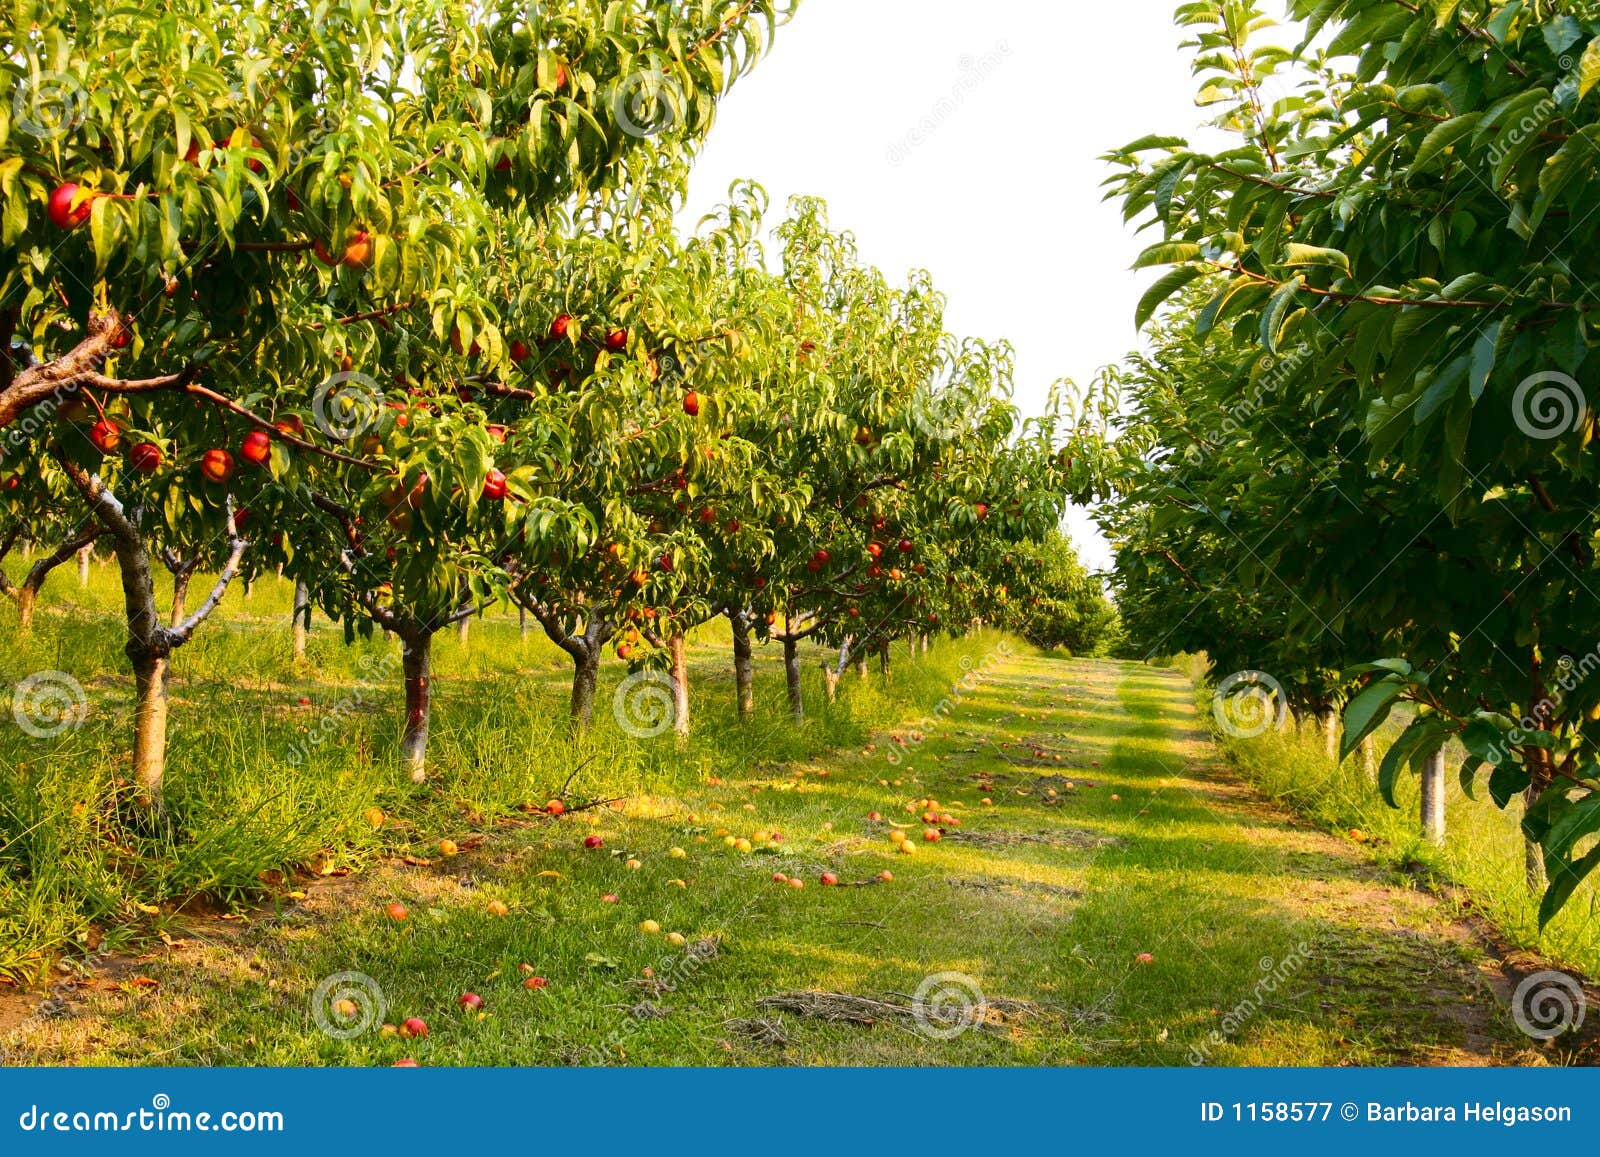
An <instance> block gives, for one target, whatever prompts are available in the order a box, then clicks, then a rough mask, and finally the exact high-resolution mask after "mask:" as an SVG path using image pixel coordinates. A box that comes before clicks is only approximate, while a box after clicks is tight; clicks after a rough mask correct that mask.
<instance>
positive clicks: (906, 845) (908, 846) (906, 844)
mask: <svg viewBox="0 0 1600 1157" xmlns="http://www.w3.org/2000/svg"><path fill="white" fill-rule="evenodd" d="M900 850H901V852H903V853H905V854H906V855H908V856H912V855H915V854H916V851H917V845H916V844H914V843H912V842H911V841H910V840H901V841H900Z"/></svg>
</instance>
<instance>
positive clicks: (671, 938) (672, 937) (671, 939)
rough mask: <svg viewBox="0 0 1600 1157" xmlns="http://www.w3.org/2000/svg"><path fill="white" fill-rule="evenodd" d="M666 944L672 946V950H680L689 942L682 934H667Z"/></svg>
mask: <svg viewBox="0 0 1600 1157" xmlns="http://www.w3.org/2000/svg"><path fill="white" fill-rule="evenodd" d="M667 943H668V944H670V945H672V946H673V947H674V948H682V947H683V946H684V945H685V944H687V943H689V941H688V939H687V938H686V937H685V936H684V934H683V933H682V932H668V933H667Z"/></svg>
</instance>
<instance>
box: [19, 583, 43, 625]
mask: <svg viewBox="0 0 1600 1157" xmlns="http://www.w3.org/2000/svg"><path fill="white" fill-rule="evenodd" d="M37 598H38V592H37V591H35V590H34V589H33V588H32V587H31V586H29V585H28V584H26V583H24V584H23V585H22V586H20V587H18V588H17V591H16V600H17V632H18V633H19V634H23V635H26V634H28V632H30V631H31V630H33V607H34V603H35V601H36V600H37Z"/></svg>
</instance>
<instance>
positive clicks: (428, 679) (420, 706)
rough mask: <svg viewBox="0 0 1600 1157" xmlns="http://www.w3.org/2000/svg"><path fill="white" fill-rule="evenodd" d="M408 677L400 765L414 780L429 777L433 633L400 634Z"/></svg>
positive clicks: (425, 779) (406, 676) (402, 657)
mask: <svg viewBox="0 0 1600 1157" xmlns="http://www.w3.org/2000/svg"><path fill="white" fill-rule="evenodd" d="M400 655H401V662H402V664H403V666H404V669H405V679H406V727H405V732H404V733H403V734H402V736H401V739H400V765H401V767H402V768H403V769H404V771H405V772H406V774H407V775H409V776H410V777H411V782H412V783H426V782H427V781H428V723H429V721H430V718H431V716H432V713H433V633H432V632H431V631H428V630H425V629H424V630H413V631H410V632H408V633H406V634H404V635H402V636H401V643H400Z"/></svg>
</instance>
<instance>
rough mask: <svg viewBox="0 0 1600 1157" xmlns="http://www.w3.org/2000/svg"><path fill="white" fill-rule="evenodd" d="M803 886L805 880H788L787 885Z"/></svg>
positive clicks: (793, 886) (792, 886)
mask: <svg viewBox="0 0 1600 1157" xmlns="http://www.w3.org/2000/svg"><path fill="white" fill-rule="evenodd" d="M805 886H806V882H805V881H804V880H790V881H789V887H791V888H804V887H805Z"/></svg>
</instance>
